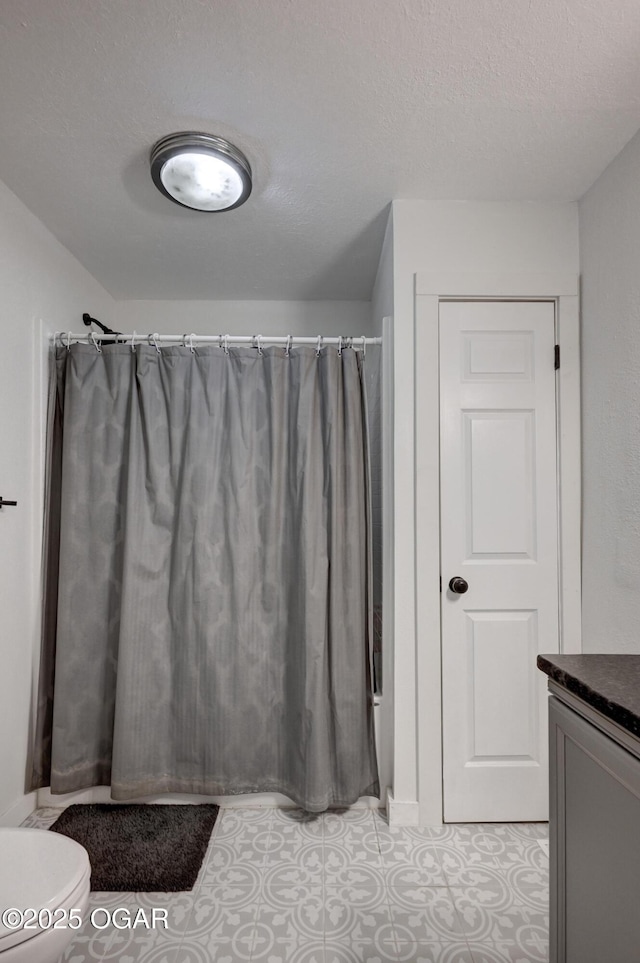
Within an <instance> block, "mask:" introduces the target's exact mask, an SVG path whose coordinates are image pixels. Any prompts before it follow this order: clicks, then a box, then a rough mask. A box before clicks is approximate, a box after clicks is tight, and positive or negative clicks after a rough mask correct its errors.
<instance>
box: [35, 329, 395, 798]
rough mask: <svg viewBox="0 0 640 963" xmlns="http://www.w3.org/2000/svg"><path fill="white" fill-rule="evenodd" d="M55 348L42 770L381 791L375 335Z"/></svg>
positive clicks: (206, 788)
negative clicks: (372, 470)
mask: <svg viewBox="0 0 640 963" xmlns="http://www.w3.org/2000/svg"><path fill="white" fill-rule="evenodd" d="M55 359H56V360H55V364H56V369H57V379H56V385H57V392H56V399H57V405H58V413H59V415H61V421H59V427H60V429H61V430H59V431H58V432H54V433H53V435H52V436H51V437H52V444H51V445H50V469H51V466H53V468H55V466H56V465H57V464H59V465H60V472H59V475H60V486H59V512H58V511H57V508H58V505H57V503H56V500H57V498H58V496H57V494H56V483H55V480H56V477H57V475H56V472H55V471H51V470H50V473H49V480H50V484H49V489H48V493H49V498H50V500H51V504H49V506H48V509H47V517H48V519H49V529H48V532H47V544H48V546H49V549H50V550H53V555H54V557H55V554H56V553H55V541H56V524H57V522H56V519H57V518H58V517H59V542H60V549H59V560H58V561H59V572H58V573H57V574H58V578H57V585H56V584H55V581H56V580H55V565H54V564H53V563H52V562H51V554H52V551H50V552H49V555H48V556H47V555H46V554H45V568H46V559H47V557H48V558H49V566H48V571H49V578H48V579H47V581H46V584H45V590H46V599H45V603H46V604H45V612H47V613H49V615H50V613H51V612H55V608H56V605H57V623H56V624H55V628H54V625H53V624H52V619H51V618H45V619H43V653H42V659H41V677H40V684H39V699H38V722H37V725H36V745H35V748H34V767H33V770H34V771H33V778H32V787H31V788H37V787H40V786H44V785H47V784H50V785H51V791H52V792H53V793H66V792H71V791H76V790H79V789H86V788H89V787H91V786H98V785H109V786H111V795H112V797H113V798H114V799H116V800H128V799H134V798H138V797H141V796H148V795H155V794H158V793H164V792H183V793H198V794H204V795H212V796H217V795H231V794H238V793H257V792H281V793H284V794H285V795H286V796H289V797H290V798H291V799H292V800H293V801H294V802H296V803H297V804H298V805H300V806H302V807H303V808H304V809H306V810H308V811H310V812H320V811H323V810H324V809H326V808H328V807H329V806H347V805H350V804H352V803H353V802H355V801H356V799H357V798H358V797H359V796H362V795H372V796H379V782H378V772H377V762H376V755H375V743H374V733H373V699H372V689H371V678H370V665H369V646H370V644H371V639H370V638H369V633H370V606H371V598H370V582H369V560H370V550H371V549H370V530H369V519H368V511H369V489H368V485H369V480H368V462H367V439H366V423H365V421H366V419H365V407H364V384H363V377H362V363H361V359H360V357H359V353H358V352H356V351H354V350H353V349H352V348H346V349H343V350H342V351H341V352H340V353H339V352H338V351H337V350H336V349H335V348H331V347H325V348H322V350H321V351H320V352H319V353H318V352H317V351H316V349H315V348H307V347H297V348H293V349H292V350H291V351H290V352H289V353H288V354H287V352H285V351H284V350H283V349H280V348H275V347H272V348H265V349H264V350H262V351H256V350H253V349H251V348H229V350H228V352H225V351H224V350H222V349H220V348H218V347H217V346H216V347H213V346H204V347H202V346H198V347H196V348H195V350H193V351H192V350H191V349H190V347H183V346H180V347H162V348H158V347H156V346H154V345H145V344H138V345H137V346H135V349H134V350H132V349H131V346H130V345H128V344H126V345H125V344H109V345H106V344H103V345H102V347H101V350H100V351H98V350H97V348H96V347H95V346H93V345H87V344H73V345H71V346H70V349H67V347H66V346H59V347H57V348H56V349H55ZM50 420H51V419H50ZM52 566H53V567H52ZM52 576H53V577H52ZM52 693H53V697H52ZM52 702H53V705H52ZM49 734H50V737H49ZM49 746H50V759H49Z"/></svg>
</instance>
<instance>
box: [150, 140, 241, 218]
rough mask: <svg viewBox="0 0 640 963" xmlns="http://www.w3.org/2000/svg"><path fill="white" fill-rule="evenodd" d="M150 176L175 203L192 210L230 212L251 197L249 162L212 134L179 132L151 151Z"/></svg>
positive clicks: (235, 149)
mask: <svg viewBox="0 0 640 963" xmlns="http://www.w3.org/2000/svg"><path fill="white" fill-rule="evenodd" d="M149 159H150V164H151V177H152V178H153V182H154V184H155V185H156V187H157V188H158V190H159V191H160V192H161V193H162V194H164V195H165V197H168V198H169V200H171V201H173V202H174V203H175V204H180V206H181V207H187V208H189V209H190V210H196V211H207V212H214V211H231V210H233V209H234V208H236V207H240V205H241V204H244V202H245V201H246V200H247V198H248V197H249V195H250V194H251V188H252V175H251V165H250V164H249V161H248V160H247V158H246V157H245V155H244V154H243V153H242V151H241V150H239V149H238V148H237V147H235V146H234V145H233V144H230V143H229V141H227V140H224V139H223V138H222V137H215V136H214V135H213V134H203V133H199V132H197V131H181V132H179V133H176V134H169V135H168V136H166V137H162V138H161V139H160V140H159V141H157V143H155V144H154V145H153V147H152V149H151V155H150V158H149Z"/></svg>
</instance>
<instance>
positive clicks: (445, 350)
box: [440, 301, 558, 822]
mask: <svg viewBox="0 0 640 963" xmlns="http://www.w3.org/2000/svg"><path fill="white" fill-rule="evenodd" d="M554 341H555V338H554V304H553V302H518V301H512V302H504V301H494V302H491V301H478V302H473V301H461V302H446V301H445V302H441V304H440V405H441V407H440V417H441V424H440V430H441V452H440V455H441V565H442V568H441V572H442V583H443V592H442V664H443V680H442V684H443V760H444V772H443V778H444V814H445V820H447V821H450V822H456V821H491V820H500V821H502V820H514V821H515V820H536V819H545V818H546V817H547V805H548V803H547V743H546V711H545V706H546V694H545V686H544V680H543V678H542V676H541V675H540V673H539V672H538V671H537V669H536V655H537V653H538V652H539V651H546V652H555V651H557V650H558V567H557V556H558V524H557V476H556V414H555V371H554V352H553V345H554ZM454 576H460V577H462V578H464V579H465V580H466V581H467V583H468V586H469V588H468V591H467V592H466V593H464V594H455V593H453V592H452V591H451V590H450V589H449V588H448V584H449V581H450V579H451V578H452V577H454Z"/></svg>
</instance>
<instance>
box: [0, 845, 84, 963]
mask: <svg viewBox="0 0 640 963" xmlns="http://www.w3.org/2000/svg"><path fill="white" fill-rule="evenodd" d="M90 883H91V866H90V864H89V857H88V855H87V851H86V849H84V848H83V847H82V846H80V845H79V843H76V842H74V840H73V839H69V838H68V837H67V836H61V835H60V833H51V832H49V831H48V830H44V829H0V963H56V961H57V960H58V959H59V957H60V956H61V954H62V953H64V951H65V950H66V948H67V946H68V945H69V943H71V941H72V940H73V938H74V936H75V935H76V934H77V932H78V930H77V929H71V928H69V927H68V926H67V927H66V928H54V927H53V926H49V925H48V914H47V913H46V912H45V913H44V914H42V917H41V919H42V923H43V927H40V928H38V927H37V920H36V929H23V928H20V929H12V928H11V926H7V925H5V921H4V920H3V919H2V914H3V912H4V911H5V910H8V909H11V908H15V909H17V910H20V911H24V910H26V909H34V910H35V911H36V913H38V912H39V911H40V910H45V911H46V910H50V911H51V913H52V914H53V921H55V920H61V921H62V922H65V923H68V920H69V917H68V914H69V912H70V911H71V910H76V911H77V913H78V915H79V916H80V918H81V920H82V922H83V923H84V922H85V919H86V916H87V907H88V905H89V890H90ZM54 910H64V911H65V913H64V914H63V913H61V912H59V913H57V914H54Z"/></svg>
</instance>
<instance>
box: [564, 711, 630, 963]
mask: <svg viewBox="0 0 640 963" xmlns="http://www.w3.org/2000/svg"><path fill="white" fill-rule="evenodd" d="M549 740H550V774H551V781H550V790H551V791H550V834H549V835H550V844H551V846H550V855H551V862H550V899H551V907H550V909H551V919H550V924H551V926H550V960H551V963H638V961H640V760H639V759H638V758H637V757H636V756H634V755H633V754H632V753H630V752H628V751H627V750H626V749H623V748H622V747H621V746H619V745H618V744H617V743H616V742H615V741H614V740H613V739H611V738H610V737H609V736H607V735H605V734H604V733H603V732H601V731H600V730H599V729H598V728H596V726H595V725H592V724H591V723H590V722H587V721H586V720H585V719H584V718H583V717H582V716H580V715H579V714H578V713H576V712H574V711H573V710H572V709H569V708H568V707H567V706H565V705H564V704H563V703H562V702H561V701H560V700H559V699H557V698H555V697H554V696H551V698H550V699H549Z"/></svg>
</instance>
